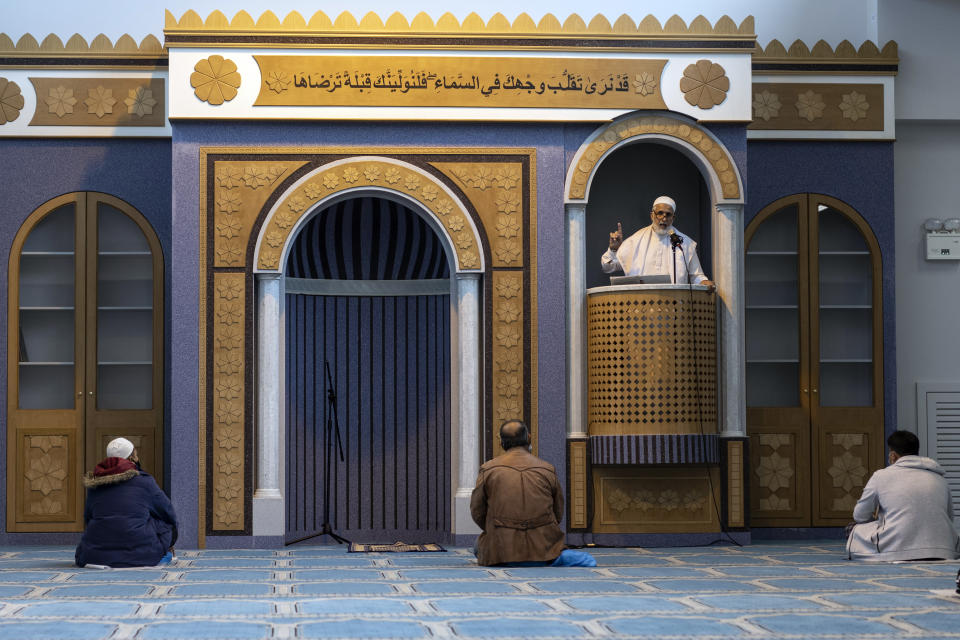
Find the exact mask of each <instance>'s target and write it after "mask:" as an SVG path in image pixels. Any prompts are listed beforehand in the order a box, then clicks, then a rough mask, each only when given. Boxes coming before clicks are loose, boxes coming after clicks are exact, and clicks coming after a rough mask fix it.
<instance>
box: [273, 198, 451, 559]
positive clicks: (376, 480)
mask: <svg viewBox="0 0 960 640" xmlns="http://www.w3.org/2000/svg"><path fill="white" fill-rule="evenodd" d="M286 275H287V276H288V277H293V278H306V279H326V280H329V279H336V280H416V279H438V278H448V277H449V270H448V266H447V260H446V256H445V254H444V251H443V246H442V244H441V243H440V239H439V238H438V237H437V236H436V234H435V233H434V232H433V230H432V229H431V228H430V227H429V225H428V224H427V223H426V222H425V221H424V220H423V219H422V218H420V216H418V215H417V214H416V213H415V212H414V211H411V210H410V209H408V208H406V207H404V206H402V205H398V204H397V203H395V202H392V201H389V200H384V199H377V198H356V199H352V200H346V201H343V202H340V203H337V204H335V205H333V206H331V207H329V208H328V209H326V210H324V211H321V212H320V213H318V214H317V215H316V216H315V217H314V218H313V219H312V220H310V221H309V222H308V223H307V224H306V225H305V226H304V227H303V229H302V230H301V232H300V233H299V234H298V236H297V238H295V239H294V244H293V246H292V248H291V251H290V254H289V258H288V261H287V269H286ZM286 349H287V357H286V363H287V369H286V389H287V395H286V398H287V402H286V423H287V427H286V438H287V442H286V452H287V453H286V502H287V505H288V506H287V523H286V530H287V534H286V538H287V540H288V541H289V540H295V539H297V538H300V537H303V536H307V535H310V534H311V533H314V532H316V531H318V530H319V529H320V526H321V525H322V524H323V507H324V504H323V499H324V484H323V483H324V481H325V480H324V479H325V477H326V475H325V473H324V468H323V452H324V447H325V444H326V443H325V440H324V418H325V403H326V383H325V379H324V378H325V374H324V363H325V362H329V364H330V368H331V372H332V374H333V379H334V387H335V392H336V396H337V413H338V414H339V421H340V429H341V437H342V443H343V447H344V454H345V458H346V459H345V460H344V461H343V462H340V461H339V460H337V461H335V462H333V463H331V469H330V470H331V472H332V476H333V477H335V478H336V480H335V481H334V482H333V483H331V487H330V489H331V490H330V518H329V520H330V523H331V525H332V526H333V527H334V529H335V530H336V531H337V532H338V533H340V534H341V535H343V536H345V537H347V538H350V539H351V540H355V541H361V542H394V541H396V540H404V541H406V542H411V543H414V542H431V541H434V542H442V541H444V540H446V539H447V532H449V529H450V506H449V505H450V446H451V443H450V296H449V295H415V296H410V295H403V296H324V295H305V294H288V295H287V296H286ZM316 541H317V542H321V541H322V542H329V540H327V539H324V538H319V539H316Z"/></svg>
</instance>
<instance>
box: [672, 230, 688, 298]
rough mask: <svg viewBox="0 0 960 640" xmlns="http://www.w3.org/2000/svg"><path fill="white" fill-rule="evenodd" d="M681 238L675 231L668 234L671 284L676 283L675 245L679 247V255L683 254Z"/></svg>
mask: <svg viewBox="0 0 960 640" xmlns="http://www.w3.org/2000/svg"><path fill="white" fill-rule="evenodd" d="M682 244H683V238H682V237H681V236H680V234H678V233H677V232H676V231H674V232H673V233H671V234H670V250H671V251H672V252H673V261H672V262H673V284H677V247H680V255H681V256H682V255H683V247H681V246H680V245H682ZM687 284H688V285H689V284H690V274H689V273H687Z"/></svg>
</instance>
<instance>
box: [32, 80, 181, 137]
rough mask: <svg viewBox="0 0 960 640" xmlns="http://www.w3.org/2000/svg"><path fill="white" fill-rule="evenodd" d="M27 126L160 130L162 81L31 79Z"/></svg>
mask: <svg viewBox="0 0 960 640" xmlns="http://www.w3.org/2000/svg"><path fill="white" fill-rule="evenodd" d="M29 80H30V83H31V84H32V85H33V90H34V93H35V94H36V96H37V100H36V104H35V106H34V113H33V118H32V119H31V120H30V126H47V127H50V126H61V127H64V126H66V127H71V126H84V127H163V126H164V125H166V122H167V113H166V111H167V105H166V102H165V101H166V88H165V86H164V85H165V84H166V79H165V78H130V77H118V78H90V77H61V78H52V77H46V76H44V77H30V78H29Z"/></svg>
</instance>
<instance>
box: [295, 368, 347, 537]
mask: <svg viewBox="0 0 960 640" xmlns="http://www.w3.org/2000/svg"><path fill="white" fill-rule="evenodd" d="M323 366H324V367H325V368H326V371H327V406H326V411H325V412H324V413H325V415H326V423H325V425H324V428H323V524H321V525H320V531H318V532H316V533H311V534H310V535H307V536H303V537H302V538H297V539H296V540H291V541H290V542H288V543H287V545H291V544H296V543H298V542H303V541H304V540H309V539H311V538H317V537H319V536H330V537H331V538H333V539H334V540H336V541H337V543H338V544H343V543H347V544H350V541H349V540H347V539H346V538H344V537H343V536H339V535H337V534H336V532H334V530H333V527H332V526H330V479H331V473H330V459H331V458H332V457H333V456H331V455H330V454H331V451H330V449H331V447H333V438H332V437H336V440H337V450H338V451H339V453H340V462H343V460H344V458H343V443H342V442H341V441H340V420H339V418H338V417H337V394H336V392H335V391H334V388H333V379H332V378H331V376H330V363H329V362H328V361H327V360H324V361H323ZM333 462H334V464H336V460H333Z"/></svg>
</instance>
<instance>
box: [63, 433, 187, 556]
mask: <svg viewBox="0 0 960 640" xmlns="http://www.w3.org/2000/svg"><path fill="white" fill-rule="evenodd" d="M139 462H140V460H139V457H138V456H137V452H136V449H135V448H134V446H133V443H132V442H130V441H129V440H127V439H126V438H116V439H115V440H111V441H110V444H108V445H107V457H106V458H105V459H103V460H101V461H100V462H99V463H98V464H97V466H96V468H95V469H94V471H93V473H92V474H90V473H88V474H86V475H85V476H84V478H83V484H84V485H85V486H86V487H87V506H86V509H84V512H83V522H84V531H83V536H82V537H81V538H80V544H79V545H78V546H77V553H76V556H75V559H76V563H77V565H78V566H81V567H83V566H86V565H88V564H97V565H105V566H108V567H149V566H154V565H156V564H159V563H160V562H161V560H165V559H166V556H167V553H168V552H170V553H171V555H172V552H173V545H174V543H175V542H176V541H177V516H176V514H175V513H174V511H173V505H172V504H171V503H170V499H169V498H168V497H167V495H166V494H165V493H164V492H163V491H162V490H161V489H160V487H159V486H157V482H156V480H154V479H153V476H151V475H150V474H149V473H147V472H145V471H141V470H140V464H139Z"/></svg>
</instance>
